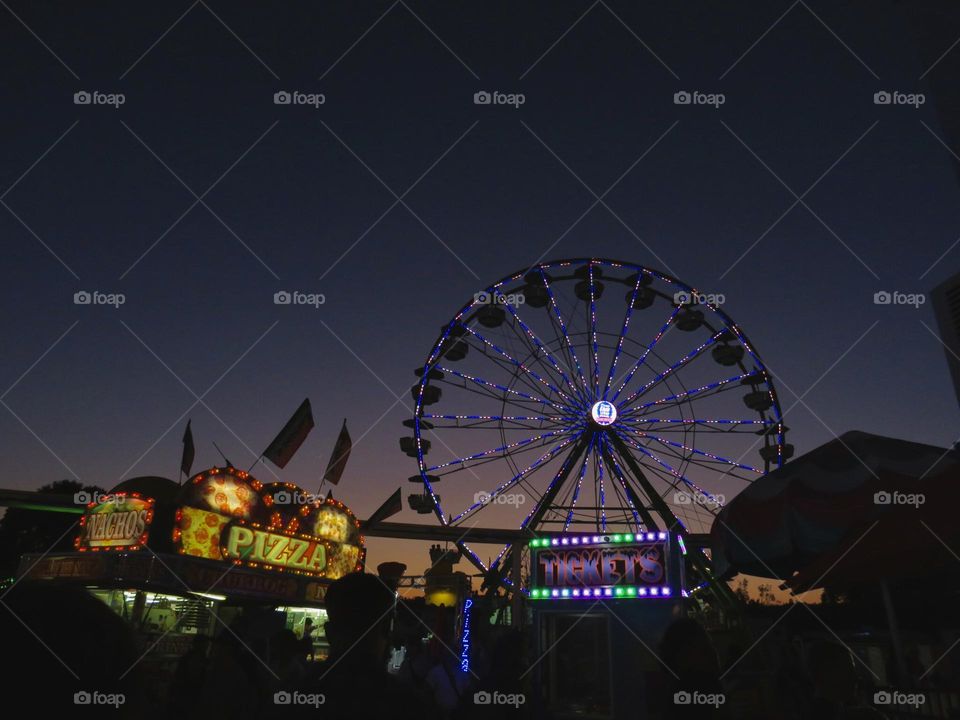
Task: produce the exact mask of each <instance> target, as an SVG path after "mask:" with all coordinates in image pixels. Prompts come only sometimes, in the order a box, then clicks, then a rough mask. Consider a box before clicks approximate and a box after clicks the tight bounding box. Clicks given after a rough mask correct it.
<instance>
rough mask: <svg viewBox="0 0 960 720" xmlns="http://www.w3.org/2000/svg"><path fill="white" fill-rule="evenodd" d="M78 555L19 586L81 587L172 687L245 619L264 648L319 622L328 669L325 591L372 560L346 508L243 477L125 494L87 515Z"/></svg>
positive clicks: (154, 485)
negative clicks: (121, 623) (183, 661)
mask: <svg viewBox="0 0 960 720" xmlns="http://www.w3.org/2000/svg"><path fill="white" fill-rule="evenodd" d="M74 548H75V551H74V552H71V553H60V554H47V555H42V556H38V555H25V556H24V557H23V558H22V560H21V563H20V571H19V573H18V576H19V577H22V578H24V579H30V580H34V581H44V582H61V583H72V584H82V585H83V586H84V587H86V588H87V589H88V591H89V592H90V593H92V594H93V595H94V596H95V597H97V598H99V599H101V600H102V601H103V602H105V603H106V604H107V605H108V606H109V607H111V608H112V609H114V610H115V611H116V612H117V613H118V614H120V615H121V616H122V617H124V618H125V619H127V620H128V621H129V622H130V623H131V625H132V626H133V627H134V629H135V630H136V631H137V632H138V633H139V634H140V635H141V636H143V637H144V639H145V641H146V644H145V647H148V648H150V649H149V654H148V657H147V659H146V660H145V662H146V663H147V664H149V665H151V666H153V670H154V672H155V674H156V675H155V676H157V677H161V678H162V677H168V678H169V677H170V676H171V675H172V672H173V669H174V667H175V664H176V661H177V660H178V659H179V657H180V656H182V655H183V654H184V653H185V652H186V651H187V650H188V649H189V648H190V646H191V645H192V644H193V642H194V640H195V639H196V638H197V637H198V636H199V637H203V636H206V637H213V636H214V635H216V634H218V633H219V631H220V630H221V629H222V628H223V627H225V626H230V625H231V623H232V622H234V621H235V620H236V619H237V618H239V617H240V616H241V615H243V614H244V613H246V614H248V615H249V616H255V617H256V618H257V622H258V623H259V625H260V629H259V632H261V633H262V634H263V636H264V637H265V638H268V637H271V636H273V635H274V634H276V633H277V632H279V631H281V630H283V629H284V628H286V629H289V630H292V631H293V632H294V633H296V634H298V636H299V634H300V633H302V631H303V625H304V621H305V620H306V619H307V618H310V619H311V621H312V623H313V627H314V628H316V629H317V631H318V635H316V636H314V637H313V640H314V642H313V645H314V652H313V654H314V657H315V658H317V659H320V658H323V657H324V656H325V654H326V647H327V645H326V640H325V637H324V635H323V626H324V623H325V622H326V612H325V610H324V597H325V595H326V589H327V587H328V585H329V583H330V582H332V581H333V580H335V579H337V578H339V577H342V576H343V575H345V574H347V573H350V572H353V571H359V570H362V569H363V566H364V560H365V554H366V551H365V548H364V538H363V536H362V535H361V534H360V522H359V520H358V519H357V518H356V517H355V516H354V515H353V513H352V512H351V511H350V509H349V508H347V507H346V506H345V505H344V504H343V503H342V502H340V501H338V500H335V499H334V498H332V497H328V498H326V499H318V498H314V497H313V496H311V495H309V494H307V493H306V492H305V491H303V490H302V489H301V488H299V487H297V486H295V485H292V484H289V483H267V484H264V483H261V482H259V481H258V480H257V479H256V478H254V477H253V476H252V475H250V474H249V473H247V472H244V471H242V470H237V469H235V468H233V467H225V468H218V467H214V468H210V469H208V470H205V471H203V472H201V473H198V474H196V475H194V476H193V477H191V478H190V479H189V480H188V481H186V482H185V483H184V484H183V485H182V486H181V485H178V484H177V483H175V482H173V481H172V480H168V479H165V478H156V477H148V478H135V479H132V480H128V481H125V482H124V483H121V484H120V485H118V486H117V487H116V488H114V490H113V491H111V492H110V493H108V494H106V495H102V496H98V497H95V498H93V501H92V502H90V503H89V504H88V505H87V507H86V509H85V511H84V514H83V516H82V518H81V519H80V529H79V532H78V533H77V536H76V539H75V541H74Z"/></svg>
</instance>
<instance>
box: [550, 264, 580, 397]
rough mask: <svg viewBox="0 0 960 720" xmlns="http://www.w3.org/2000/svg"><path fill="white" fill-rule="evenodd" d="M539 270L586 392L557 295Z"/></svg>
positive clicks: (565, 342) (578, 362)
mask: <svg viewBox="0 0 960 720" xmlns="http://www.w3.org/2000/svg"><path fill="white" fill-rule="evenodd" d="M538 270H539V271H540V277H541V278H542V280H543V286H544V288H545V289H546V291H547V296H548V297H549V298H550V306H551V307H552V308H553V312H554V315H555V316H556V318H557V323H558V324H559V325H560V332H561V333H562V334H563V340H564V344H565V345H566V348H567V352H568V353H569V354H570V358H571V359H572V360H573V365H574V367H576V368H577V376H578V377H579V378H580V385H581V387H582V388H583V391H584V392H586V389H587V380H586V378H585V377H584V375H583V368H582V367H581V366H580V359H579V358H578V357H577V351H576V350H574V348H573V343H572V342H570V334H569V333H568V332H567V324H566V323H565V322H564V320H563V314H562V313H561V312H560V306H559V305H558V304H557V297H556V295H555V294H554V292H553V287H551V285H550V281H549V280H548V279H547V274H546V273H545V272H544V271H543V268H538ZM587 400H588V398H587V396H584V401H585V402H586V401H587Z"/></svg>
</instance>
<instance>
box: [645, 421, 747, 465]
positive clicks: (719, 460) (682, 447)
mask: <svg viewBox="0 0 960 720" xmlns="http://www.w3.org/2000/svg"><path fill="white" fill-rule="evenodd" d="M627 432H628V433H629V434H631V435H636V436H639V437H642V438H649V439H650V440H653V441H655V442H658V443H660V444H662V445H666V446H668V447H672V448H676V449H679V450H686V451H687V452H688V453H690V454H692V455H697V456H700V457H706V458H709V459H710V460H712V461H713V462H716V463H721V464H725V465H733V466H734V467H737V468H740V469H741V470H748V471H750V472H753V473H756V474H757V475H762V474H763V471H762V470H758V469H757V468H755V467H751V466H750V465H744V464H742V463H739V462H737V461H736V460H729V459H727V458H725V457H721V456H720V455H714V454H713V453H709V452H704V451H703V450H698V449H697V448H692V447H688V446H687V445H684V444H683V443H679V442H677V441H675V440H667V439H665V438H662V437H660V436H659V435H653V434H651V433H647V432H643V431H640V430H632V429H628V430H627ZM637 447H639V446H637ZM685 459H688V458H685Z"/></svg>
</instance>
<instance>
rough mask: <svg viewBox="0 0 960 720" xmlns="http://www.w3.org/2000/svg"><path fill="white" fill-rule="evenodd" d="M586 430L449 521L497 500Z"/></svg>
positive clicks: (579, 432)
mask: <svg viewBox="0 0 960 720" xmlns="http://www.w3.org/2000/svg"><path fill="white" fill-rule="evenodd" d="M584 432H586V430H585V429H582V430H579V431H578V432H577V433H575V434H574V435H573V436H572V437H568V438H567V439H566V440H564V441H563V442H562V443H560V444H558V445H557V446H556V447H554V448H553V449H552V450H550V451H549V452H547V453H544V454H543V455H541V456H540V457H539V458H537V459H536V460H534V461H533V462H532V463H531V464H530V465H528V466H527V467H526V468H524V469H523V470H521V471H520V472H519V473H517V474H516V475H514V476H513V477H512V478H510V479H509V480H507V481H506V482H505V483H503V484H501V485H500V486H499V487H497V488H496V489H495V490H493V491H492V492H490V493H487V494H486V495H485V500H484V501H481V502H474V503H473V504H472V505H471V506H470V507H468V508H467V509H466V510H464V511H463V512H461V513H460V514H459V515H457V516H455V517H454V518H452V519H451V520H450V523H449V524H451V525H453V524H454V523H457V522H459V521H461V520H463V519H465V518H467V517H469V516H470V515H472V514H474V513H476V511H477V510H479V509H480V508H483V507H486V505H488V504H489V503H490V502H492V501H493V500H495V499H496V498H498V497H500V496H501V495H502V494H503V493H504V492H506V491H507V490H509V489H510V488H512V487H513V486H514V485H516V484H517V483H518V482H519V481H520V480H522V479H523V478H525V477H527V476H528V475H530V474H531V473H533V472H535V471H537V470H539V469H540V468H542V467H543V466H544V465H545V464H546V463H548V462H549V461H550V460H552V459H553V458H554V457H556V455H557V453H559V452H560V451H561V450H563V449H564V448H565V447H568V446H569V445H570V444H571V443H572V442H575V441H576V440H579V439H580V437H581V436H582V435H583V433H584Z"/></svg>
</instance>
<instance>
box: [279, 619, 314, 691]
mask: <svg viewBox="0 0 960 720" xmlns="http://www.w3.org/2000/svg"><path fill="white" fill-rule="evenodd" d="M303 648H304V645H303V640H302V639H298V638H297V636H296V635H295V634H294V633H293V630H287V629H283V630H281V631H280V632H278V633H277V634H276V635H274V636H273V637H272V638H271V639H270V668H271V670H273V672H274V673H275V674H276V675H277V676H278V677H279V681H278V682H277V686H278V687H279V688H283V687H287V686H289V685H291V684H296V683H299V682H301V681H302V680H303V679H304V677H305V675H306V662H305V661H304V658H305V653H304V651H303ZM311 649H312V645H311Z"/></svg>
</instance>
